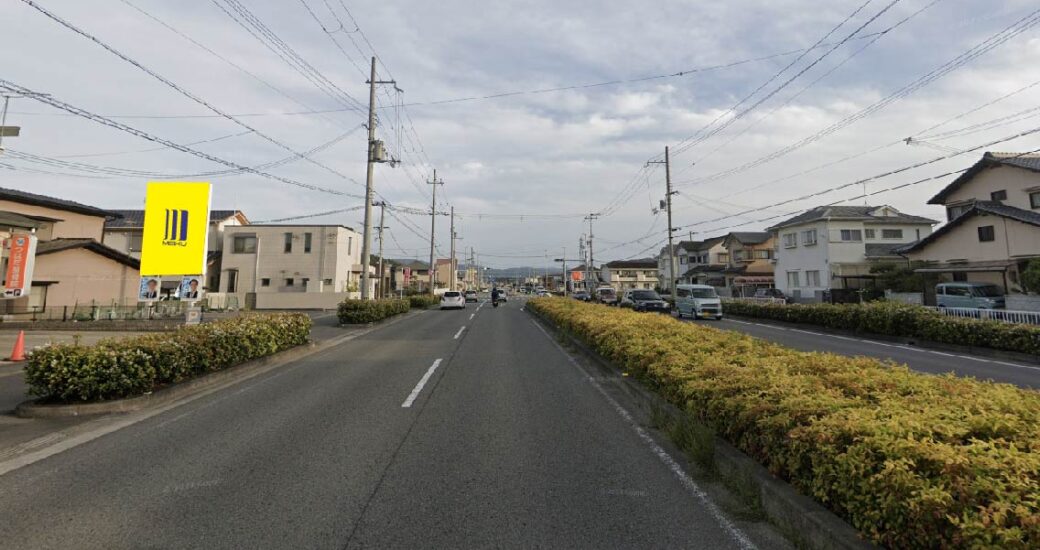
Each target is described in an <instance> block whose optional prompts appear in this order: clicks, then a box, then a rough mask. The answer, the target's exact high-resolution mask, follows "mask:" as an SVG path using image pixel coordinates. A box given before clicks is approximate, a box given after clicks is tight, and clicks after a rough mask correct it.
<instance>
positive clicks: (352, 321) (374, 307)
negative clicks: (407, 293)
mask: <svg viewBox="0 0 1040 550" xmlns="http://www.w3.org/2000/svg"><path fill="white" fill-rule="evenodd" d="M410 308H411V305H410V302H409V300H402V299H399V298H386V299H383V300H343V301H342V302H340V304H339V310H338V314H339V322H340V323H343V324H347V325H356V324H362V323H374V322H376V321H382V320H383V319H386V318H388V317H393V316H394V315H399V314H401V313H408V310H409V309H410Z"/></svg>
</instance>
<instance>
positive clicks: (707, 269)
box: [682, 264, 726, 277]
mask: <svg viewBox="0 0 1040 550" xmlns="http://www.w3.org/2000/svg"><path fill="white" fill-rule="evenodd" d="M725 270H726V266H724V265H722V264H717V265H716V264H713V265H699V266H697V267H691V268H690V269H688V270H686V273H683V274H682V276H683V277H689V276H690V275H696V274H698V273H722V272H723V271H725Z"/></svg>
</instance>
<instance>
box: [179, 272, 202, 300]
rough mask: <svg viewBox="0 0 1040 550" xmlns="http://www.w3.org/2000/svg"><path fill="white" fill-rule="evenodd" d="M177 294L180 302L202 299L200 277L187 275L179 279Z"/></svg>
mask: <svg viewBox="0 0 1040 550" xmlns="http://www.w3.org/2000/svg"><path fill="white" fill-rule="evenodd" d="M177 296H178V297H179V298H180V300H181V301H182V302H195V301H198V300H200V299H202V277H201V276H199V275H189V276H187V277H184V278H183V279H181V284H180V290H179V291H178V292H177Z"/></svg>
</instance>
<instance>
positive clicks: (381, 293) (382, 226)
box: [376, 201, 386, 298]
mask: <svg viewBox="0 0 1040 550" xmlns="http://www.w3.org/2000/svg"><path fill="white" fill-rule="evenodd" d="M385 215H386V201H380V202H379V292H378V293H377V294H376V297H377V298H382V297H384V296H386V291H385V290H384V289H383V279H384V277H383V230H385V229H386V225H385V224H384V223H383V219H384V216H385Z"/></svg>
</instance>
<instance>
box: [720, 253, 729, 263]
mask: <svg viewBox="0 0 1040 550" xmlns="http://www.w3.org/2000/svg"><path fill="white" fill-rule="evenodd" d="M718 258H719V263H720V264H725V263H729V254H727V253H725V252H719V254H718Z"/></svg>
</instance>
